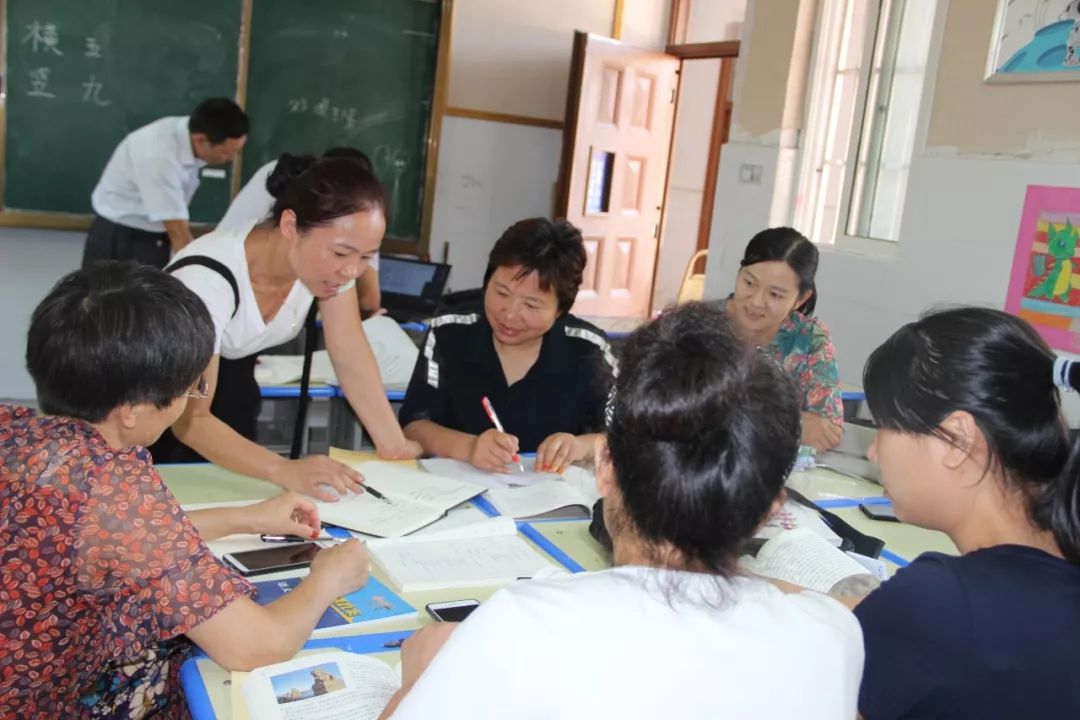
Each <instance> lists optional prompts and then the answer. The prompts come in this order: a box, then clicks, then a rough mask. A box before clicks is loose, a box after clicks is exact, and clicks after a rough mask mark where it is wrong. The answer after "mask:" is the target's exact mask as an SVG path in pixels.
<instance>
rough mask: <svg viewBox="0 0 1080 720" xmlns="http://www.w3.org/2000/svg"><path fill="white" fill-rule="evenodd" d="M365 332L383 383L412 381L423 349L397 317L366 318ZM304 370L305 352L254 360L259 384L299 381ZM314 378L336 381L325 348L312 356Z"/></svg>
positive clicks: (402, 384)
mask: <svg viewBox="0 0 1080 720" xmlns="http://www.w3.org/2000/svg"><path fill="white" fill-rule="evenodd" d="M364 334H365V335H366V336H367V339H368V342H369V343H370V344H371V349H372V351H373V352H374V353H375V363H376V364H377V365H378V366H379V377H380V378H381V379H382V383H383V385H386V386H397V387H404V386H406V385H408V384H409V379H410V378H411V377H412V371H413V367H414V366H415V365H416V359H417V358H418V357H419V356H420V351H419V350H418V349H417V347H416V343H414V342H413V341H412V338H410V337H409V336H408V334H407V333H406V332H405V331H404V330H402V329H401V326H400V325H398V324H397V322H396V321H394V320H392V319H391V318H389V317H386V316H385V315H379V316H376V317H373V318H368V319H367V320H365V321H364ZM303 370H304V356H303V355H260V356H259V360H258V362H257V363H256V364H255V381H256V382H257V383H259V384H260V385H284V384H286V383H294V382H299V381H300V376H301V375H302V373H303ZM311 382H313V383H328V384H330V385H337V384H338V382H337V374H336V373H335V372H334V365H333V363H331V362H330V354H329V353H328V352H327V351H326V350H316V351H315V352H314V353H313V354H312V356H311Z"/></svg>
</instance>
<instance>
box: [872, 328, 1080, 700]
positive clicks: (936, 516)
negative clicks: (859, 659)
mask: <svg viewBox="0 0 1080 720" xmlns="http://www.w3.org/2000/svg"><path fill="white" fill-rule="evenodd" d="M1078 377H1080V366H1077V367H1076V368H1070V367H1069V366H1068V365H1067V364H1065V363H1064V362H1063V361H1061V360H1057V361H1055V357H1054V354H1053V353H1052V352H1051V350H1050V348H1049V347H1047V345H1046V343H1045V342H1043V340H1042V339H1041V338H1040V337H1039V336H1038V334H1036V332H1035V331H1034V330H1033V329H1032V328H1031V326H1029V325H1028V324H1027V323H1025V322H1024V321H1023V320H1020V319H1018V318H1015V317H1013V316H1011V315H1007V314H1005V313H1003V312H999V311H996V310H989V309H977V308H962V309H954V310H946V311H939V312H934V313H931V314H928V315H926V316H924V317H923V318H922V319H921V320H919V321H918V322H915V323H911V324H909V325H906V326H904V327H903V328H901V329H900V330H899V331H897V332H896V333H895V334H894V335H893V336H892V337H891V338H889V339H888V340H887V341H886V342H885V343H884V344H883V345H882V346H881V347H879V348H878V349H877V350H875V351H874V353H873V354H872V355H871V356H870V359H869V361H868V362H867V365H866V370H865V372H864V377H863V382H864V386H865V388H866V397H867V401H868V402H869V405H870V409H871V411H872V413H873V415H874V419H875V420H876V422H877V423H878V426H879V430H878V435H877V438H876V439H875V441H874V444H873V445H872V446H871V448H870V457H871V459H872V460H874V461H875V462H876V463H877V464H878V465H879V466H880V468H881V483H882V485H883V486H884V487H885V490H886V493H887V494H888V495H889V496H890V497H891V498H892V500H893V503H894V505H895V507H896V514H897V516H898V517H899V518H900V519H901V520H903V521H905V522H908V523H911V524H913V525H918V526H920V527H925V528H930V529H933V530H940V531H942V532H944V533H946V534H947V535H949V537H950V538H951V539H952V540H953V542H954V543H955V544H956V547H957V548H959V550H960V552H961V556H960V557H951V556H947V555H942V554H940V553H925V554H923V555H921V556H920V557H919V558H917V559H916V560H915V561H914V562H913V563H911V565H909V566H908V567H907V568H904V569H902V570H900V571H899V572H897V574H896V576H895V577H894V578H893V579H891V580H889V581H888V582H886V583H884V584H883V585H882V586H881V588H880V589H878V590H876V591H875V592H873V593H871V594H870V595H869V596H868V597H867V598H866V599H865V600H863V601H862V603H861V604H859V605H858V606H857V607H856V609H855V613H856V615H857V617H858V619H859V621H860V623H861V625H862V628H863V634H864V642H865V646H866V668H865V672H864V675H863V681H862V688H861V691H860V695H859V711H860V713H861V714H862V716H863V717H865V718H866V719H867V720H885V719H886V718H901V717H911V718H946V717H965V718H967V717H977V718H982V719H986V718H1077V717H1080V683H1077V682H1076V673H1077V668H1078V667H1080V567H1078V564H1080V483H1078V478H1080V446H1078V445H1077V444H1076V443H1073V442H1071V441H1070V437H1069V430H1068V428H1067V427H1066V424H1065V421H1064V419H1063V417H1062V414H1061V407H1060V399H1059V396H1058V387H1063V388H1065V389H1075V388H1077V387H1078V386H1080V382H1078V381H1077V380H1078ZM1070 379H1071V382H1070Z"/></svg>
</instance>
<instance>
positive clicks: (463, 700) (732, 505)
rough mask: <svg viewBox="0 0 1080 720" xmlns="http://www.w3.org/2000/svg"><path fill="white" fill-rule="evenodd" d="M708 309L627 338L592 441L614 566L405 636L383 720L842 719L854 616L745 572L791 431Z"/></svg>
mask: <svg viewBox="0 0 1080 720" xmlns="http://www.w3.org/2000/svg"><path fill="white" fill-rule="evenodd" d="M730 325H731V323H730V320H729V319H728V318H727V317H726V313H725V312H724V310H723V309H722V308H720V307H718V306H717V305H715V304H703V303H690V304H686V305H681V306H679V307H676V308H674V309H672V310H671V311H669V312H668V313H665V314H664V315H662V316H661V317H660V318H658V319H657V320H654V321H652V322H651V323H649V324H647V325H644V326H642V327H641V328H639V329H638V330H636V331H635V332H634V333H633V334H632V335H631V336H630V338H629V339H628V340H627V343H626V347H625V351H624V352H623V354H622V362H621V364H620V368H619V376H618V378H617V379H616V381H615V391H614V394H613V396H612V404H611V412H610V415H609V419H608V424H607V432H606V435H605V436H601V437H600V438H599V439H598V440H597V441H596V444H595V461H596V479H597V485H598V487H599V489H600V492H601V493H602V494H603V495H604V521H605V523H606V524H607V527H608V530H609V531H610V533H611V537H612V539H613V541H614V548H615V552H614V562H615V567H613V568H611V569H609V570H603V571H600V572H587V573H578V574H576V575H573V576H570V577H566V578H560V579H554V580H532V581H521V582H517V583H511V584H510V585H508V586H506V587H504V588H503V589H501V590H499V591H498V592H497V593H495V595H493V596H492V597H491V599H490V600H489V601H487V602H486V603H484V604H482V605H481V606H480V607H479V608H478V609H477V610H476V611H475V612H474V613H473V614H472V615H470V616H469V618H468V619H467V620H466V621H465V622H463V623H461V624H460V625H454V624H448V623H438V624H436V625H432V626H428V627H427V628H422V629H421V630H420V631H419V632H417V633H416V634H415V635H413V637H412V638H410V639H409V640H407V641H406V642H405V644H404V646H403V648H402V678H403V684H402V688H401V690H400V691H399V692H398V693H397V695H396V696H395V697H394V698H393V699H392V700H391V703H390V705H389V706H388V707H387V708H386V710H385V711H384V712H383V714H382V717H383V718H388V717H393V718H394V720H412V719H413V718H417V719H419V718H423V719H424V720H426V719H427V718H435V717H437V718H442V719H444V720H451V719H454V718H463V719H464V718H469V720H487V719H489V718H516V719H520V720H548V719H549V718H562V719H563V720H570V719H580V720H596V718H625V719H626V720H633V719H635V718H640V719H642V720H646V719H648V720H653V719H655V718H759V719H768V718H777V719H778V720H779V719H780V718H783V720H789V719H790V718H802V719H803V720H817V719H820V720H826V719H828V720H836V719H837V718H854V717H855V698H856V695H857V692H858V685H859V675H860V672H861V670H862V663H863V654H862V642H861V639H860V637H859V628H858V624H857V623H856V622H855V619H854V617H852V615H851V613H850V612H849V611H848V610H847V608H845V607H844V606H843V605H842V604H840V603H839V602H837V601H836V600H833V599H832V598H829V597H826V596H824V595H819V594H817V593H813V592H806V591H804V592H796V593H787V592H785V591H784V590H781V589H780V588H779V587H777V586H776V585H774V584H773V583H771V582H769V581H767V580H765V579H763V578H760V577H754V576H749V575H745V574H742V573H740V571H739V570H738V569H737V567H736V560H737V558H738V557H739V554H740V551H741V549H742V547H743V543H744V542H745V541H746V540H747V539H749V538H750V537H752V536H753V535H754V532H755V530H756V529H757V528H758V526H759V525H760V524H761V523H762V522H764V521H765V519H766V518H768V517H769V515H770V514H771V513H772V512H773V511H775V510H776V509H777V508H778V507H779V506H780V504H781V503H782V494H783V488H784V479H785V478H786V477H787V474H788V471H789V470H790V469H791V466H792V464H793V463H794V461H795V456H796V452H797V449H798V443H799V407H798V404H797V402H796V398H795V391H794V388H793V387H792V385H791V382H790V381H789V380H788V379H787V378H786V377H785V376H784V373H783V372H782V371H781V370H780V369H779V368H778V367H777V366H776V363H774V362H773V361H772V359H771V358H769V357H767V356H766V355H765V354H764V353H761V352H759V351H758V350H756V349H755V348H752V347H750V346H748V345H747V344H746V343H745V342H744V341H743V340H742V339H741V338H739V337H737V336H736V334H735V333H734V332H733V331H732V329H731V327H730Z"/></svg>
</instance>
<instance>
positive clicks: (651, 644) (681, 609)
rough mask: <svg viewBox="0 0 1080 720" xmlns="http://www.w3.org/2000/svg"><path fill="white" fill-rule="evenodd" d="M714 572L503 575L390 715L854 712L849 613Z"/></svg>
mask: <svg viewBox="0 0 1080 720" xmlns="http://www.w3.org/2000/svg"><path fill="white" fill-rule="evenodd" d="M669 581H675V582H676V583H678V585H677V587H678V588H679V589H678V590H676V591H675V592H674V594H668V593H665V589H664V588H665V583H667V582H669ZM717 582H718V580H717V579H715V578H713V577H711V576H706V575H700V574H694V573H683V572H676V571H657V570H649V569H646V568H640V567H623V568H615V569H612V570H605V571H602V572H596V573H583V574H581V575H575V576H573V577H570V578H565V579H561V580H551V581H536V580H533V581H523V582H519V583H515V584H513V585H510V586H508V587H506V588H504V589H503V590H500V591H499V592H498V593H496V594H495V595H494V596H493V597H492V598H491V599H490V600H489V601H487V602H486V603H484V604H483V605H481V606H480V608H479V609H477V610H476V612H474V613H473V614H472V615H471V616H470V617H469V619H468V620H466V621H465V622H464V623H463V624H462V625H461V626H460V627H459V628H458V629H457V630H455V631H454V634H453V635H451V636H450V639H449V640H448V641H447V643H446V645H444V646H443V648H442V649H441V650H440V651H439V653H438V654H437V655H436V656H435V659H434V660H433V661H432V663H431V665H430V666H429V667H428V669H427V670H426V671H425V672H424V674H423V675H421V676H420V679H419V680H418V681H417V683H416V685H415V686H413V688H412V690H411V691H410V692H409V693H408V695H407V696H406V697H405V699H404V700H403V701H402V703H401V705H400V706H399V707H398V709H397V711H396V712H395V713H394V715H393V717H394V720H411V719H413V718H417V719H419V718H423V719H424V720H427V719H428V718H440V719H441V720H448V719H450V718H462V719H465V718H468V719H469V720H485V719H487V718H507V719H514V720H528V719H535V720H551V719H553V718H559V719H560V720H565V719H568V718H580V719H581V720H598V719H599V718H618V720H632V719H634V718H641V719H642V720H657V719H658V718H679V720H689V719H691V718H709V719H712V718H740V719H741V718H754V720H763V719H769V718H776V719H777V720H780V719H783V720H790V718H800V720H817V719H820V720H826V719H828V720H849V719H851V718H855V717H856V700H857V698H858V693H859V680H860V678H861V675H862V666H863V644H862V633H861V631H860V629H859V624H858V622H856V620H855V617H854V616H853V615H852V614H851V612H850V611H848V610H847V609H846V608H845V607H843V606H842V605H841V604H840V603H838V602H836V601H835V600H832V599H830V598H828V597H825V596H824V595H819V594H817V593H811V592H804V593H799V594H787V593H784V592H782V591H781V590H779V589H778V588H776V587H775V586H773V585H770V584H769V583H767V582H765V581H763V580H760V579H756V578H748V577H740V578H737V579H736V580H735V581H734V582H733V583H732V584H728V583H725V582H724V581H719V582H720V583H722V585H721V589H719V590H718V587H717ZM669 595H670V600H669ZM718 597H724V598H727V600H726V601H722V602H721V601H718V600H717V598H718ZM703 598H706V599H707V600H706V599H703Z"/></svg>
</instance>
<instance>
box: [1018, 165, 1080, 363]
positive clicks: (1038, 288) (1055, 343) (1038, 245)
mask: <svg viewBox="0 0 1080 720" xmlns="http://www.w3.org/2000/svg"><path fill="white" fill-rule="evenodd" d="M1078 246H1080V188H1069V187H1049V186H1046V185H1029V186H1028V189H1027V195H1026V197H1025V198H1024V211H1023V213H1022V214H1021V217H1020V231H1019V233H1018V234H1017V238H1016V252H1015V253H1014V254H1013V264H1012V276H1011V277H1010V279H1009V293H1008V295H1007V296H1006V300H1005V310H1006V311H1008V312H1010V313H1012V314H1014V315H1018V316H1020V317H1022V318H1024V319H1025V320H1027V321H1028V322H1029V323H1031V324H1032V325H1034V326H1035V329H1037V330H1038V331H1039V334H1041V335H1042V336H1043V337H1044V338H1045V339H1046V341H1047V342H1048V343H1049V344H1050V346H1051V347H1053V348H1056V349H1059V350H1067V351H1072V352H1075V351H1076V348H1077V343H1076V340H1075V338H1077V337H1080V247H1078Z"/></svg>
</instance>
